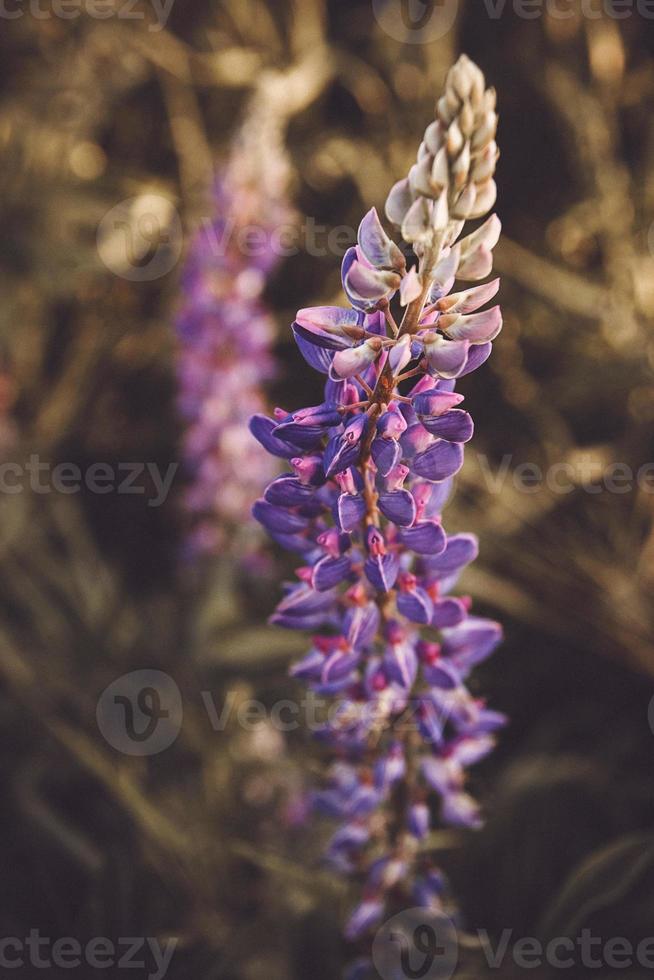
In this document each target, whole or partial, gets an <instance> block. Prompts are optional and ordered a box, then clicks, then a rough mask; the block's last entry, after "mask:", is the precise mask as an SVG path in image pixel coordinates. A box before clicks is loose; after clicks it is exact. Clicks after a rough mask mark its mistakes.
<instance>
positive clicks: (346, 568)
mask: <svg viewBox="0 0 654 980" xmlns="http://www.w3.org/2000/svg"><path fill="white" fill-rule="evenodd" d="M351 567H352V562H351V560H350V558H349V557H348V556H347V555H341V557H340V558H331V557H330V556H329V555H326V556H325V558H321V559H320V561H319V562H318V563H317V564H316V565H315V566H314V569H313V575H312V577H311V584H312V585H313V587H314V589H316V590H317V591H318V592H325V591H326V590H327V589H333V588H334V586H335V585H338V584H339V583H340V582H342V581H343V579H345V578H347V576H348V575H349V574H350V568H351Z"/></svg>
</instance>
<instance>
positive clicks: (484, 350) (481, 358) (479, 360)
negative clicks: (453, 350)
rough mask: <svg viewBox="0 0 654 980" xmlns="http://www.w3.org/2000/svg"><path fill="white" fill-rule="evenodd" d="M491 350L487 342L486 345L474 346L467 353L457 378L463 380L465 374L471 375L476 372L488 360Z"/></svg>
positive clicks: (491, 347) (491, 346)
mask: <svg viewBox="0 0 654 980" xmlns="http://www.w3.org/2000/svg"><path fill="white" fill-rule="evenodd" d="M492 350H493V345H492V344H491V343H490V342H489V343H487V344H474V345H473V346H472V347H471V348H470V351H469V353H468V359H467V361H466V363H465V367H464V368H463V370H462V371H461V372H460V373H459V377H460V378H463V377H464V376H465V375H466V374H471V373H472V372H473V371H476V370H477V368H478V367H481V365H482V364H483V363H484V362H485V361H487V360H488V358H489V357H490V355H491V351H492Z"/></svg>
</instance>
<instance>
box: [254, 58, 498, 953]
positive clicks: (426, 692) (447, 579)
mask: <svg viewBox="0 0 654 980" xmlns="http://www.w3.org/2000/svg"><path fill="white" fill-rule="evenodd" d="M496 128H497V115H496V112H495V93H494V91H493V90H492V89H486V87H485V81H484V76H483V74H482V72H481V71H480V69H479V68H477V66H476V65H474V64H473V62H471V61H470V60H469V59H468V58H467V57H465V56H462V57H461V58H460V59H459V61H458V62H457V63H456V65H455V66H454V67H453V68H452V69H451V70H450V72H449V74H448V76H447V80H446V85H445V93H444V95H443V97H442V98H441V99H440V100H439V102H438V105H437V117H436V120H435V121H434V122H433V123H431V125H429V127H428V128H427V130H426V132H425V135H424V140H423V142H422V144H421V146H420V150H419V152H418V159H417V162H416V164H415V166H413V167H412V169H411V171H410V173H409V176H408V178H407V179H405V180H402V181H400V182H399V183H398V184H396V185H395V187H394V188H393V189H392V191H391V193H390V195H389V197H388V200H387V204H386V213H387V217H388V218H389V220H390V221H391V222H392V223H393V224H395V225H396V226H398V227H400V228H401V232H402V237H403V238H404V240H405V242H407V243H409V244H410V245H411V246H412V248H413V252H414V253H415V256H416V257H417V259H418V263H417V265H412V266H411V267H410V268H408V267H407V262H406V259H405V255H404V254H403V252H402V251H401V250H400V248H399V247H398V246H397V245H396V244H395V243H394V242H393V241H392V240H391V239H390V238H389V237H388V236H387V234H386V232H385V231H384V229H383V227H382V225H381V222H380V220H379V218H378V216H377V213H376V211H375V210H374V209H372V210H371V211H369V212H368V214H367V215H366V216H365V218H364V219H363V221H362V222H361V225H360V227H359V233H358V245H357V246H356V247H355V248H352V249H350V250H349V251H348V252H347V254H346V256H345V258H344V262H343V269H342V273H343V288H344V290H345V293H346V295H347V298H348V300H349V302H350V306H349V307H348V308H338V307H317V308H312V309H303V310H300V312H299V313H298V314H297V318H296V321H295V323H294V324H293V333H294V336H295V340H296V342H297V344H298V347H299V349H300V351H301V352H302V354H303V355H304V357H305V359H306V360H307V362H308V363H309V364H310V365H311V366H312V367H313V368H316V369H317V370H319V371H322V372H323V373H325V374H327V376H328V380H327V382H326V385H325V397H324V402H323V403H322V404H320V405H316V406H312V407H310V408H306V409H302V410H300V411H295V412H293V413H291V414H289V413H287V412H285V411H284V410H282V409H277V410H276V412H275V417H274V418H272V419H271V418H267V417H266V416H264V415H261V414H257V415H255V416H254V418H253V419H252V423H251V427H252V431H253V433H254V434H255V436H256V437H257V438H258V439H259V441H260V442H261V443H262V444H263V445H264V446H265V447H266V448H267V449H268V451H269V452H270V453H272V454H273V455H274V456H277V457H281V458H283V459H287V460H290V465H291V467H292V472H290V473H287V474H285V475H283V476H280V477H278V478H277V479H275V480H273V482H272V483H270V485H269V486H268V488H267V489H266V491H265V494H264V497H263V499H261V500H258V501H257V503H256V504H255V506H254V510H253V512H254V515H255V517H256V518H257V520H258V521H259V522H260V523H261V524H263V525H264V527H266V528H267V530H268V531H269V533H270V534H271V536H272V537H273V538H274V540H275V541H277V542H278V543H279V544H281V545H283V546H284V547H286V548H287V549H289V550H290V551H292V552H295V553H297V554H298V555H300V557H301V560H302V562H303V565H302V567H300V568H299V569H298V570H297V576H298V579H299V582H297V583H296V584H289V585H288V586H287V589H286V594H285V597H284V598H283V600H282V601H281V603H280V604H279V606H278V608H277V611H276V613H275V614H274V616H273V622H275V623H277V624H279V625H281V626H285V627H288V628H291V629H310V630H316V631H317V635H315V637H314V640H313V645H312V648H311V650H310V652H309V653H308V654H307V656H306V657H305V658H304V659H302V660H301V661H300V662H299V663H296V664H295V666H294V667H293V669H292V673H293V674H294V676H296V677H298V678H301V679H303V680H306V681H307V682H308V683H309V685H310V686H311V688H312V689H313V690H314V692H316V694H317V695H319V696H324V697H332V696H333V697H335V698H337V699H338V701H337V704H338V709H337V711H336V712H332V713H331V716H330V719H329V722H328V723H326V724H325V726H324V728H323V729H322V730H321V732H320V735H321V737H322V738H323V739H324V741H325V742H327V743H328V745H329V746H330V747H331V748H332V749H334V750H335V751H336V753H337V756H338V760H339V761H337V762H336V763H335V765H334V768H333V770H332V771H331V773H330V775H329V781H328V785H327V787H326V789H325V790H324V791H323V792H319V793H317V794H316V799H315V802H316V805H317V808H318V809H319V810H320V811H322V812H324V813H326V814H328V815H329V816H331V817H336V818H338V819H339V820H340V821H341V826H340V827H339V829H338V830H337V831H336V833H335V834H334V836H333V837H332V839H331V842H330V844H329V847H328V858H329V860H330V861H331V863H332V864H333V865H334V867H335V868H337V869H338V870H339V871H342V872H344V873H346V874H348V875H353V876H354V877H355V879H356V880H357V881H358V882H360V883H361V886H362V900H361V901H360V903H359V904H358V906H357V907H356V909H355V911H354V913H353V914H352V915H351V918H350V920H349V922H348V925H347V928H346V934H347V936H348V938H349V939H351V940H357V939H358V938H359V937H363V936H365V934H366V933H367V932H368V931H369V930H370V929H371V928H372V927H374V926H376V925H377V924H378V923H379V922H380V920H381V918H382V917H383V916H384V915H385V914H390V913H392V912H393V911H397V910H399V909H402V908H405V907H410V906H412V905H421V906H425V907H427V908H430V909H438V908H440V907H441V904H442V902H443V901H444V898H445V900H446V896H445V886H444V882H443V878H442V876H441V875H440V873H439V871H438V869H437V868H436V867H435V866H434V865H433V863H432V861H431V859H430V858H429V857H428V856H427V854H426V853H421V843H422V842H423V841H424V840H425V839H426V838H427V836H428V834H429V832H430V828H432V827H433V826H434V825H435V823H436V822H437V821H438V820H440V821H442V822H443V823H445V824H449V825H456V826H466V827H477V826H478V825H479V823H480V814H479V808H478V806H477V804H476V802H475V801H474V799H473V798H472V797H471V796H470V795H469V793H468V792H467V791H466V773H465V769H466V767H467V766H469V765H471V764H473V763H475V762H476V761H478V760H479V759H481V758H483V757H484V756H485V755H486V754H487V753H488V752H489V751H490V750H491V749H492V747H493V744H494V738H493V733H494V732H495V731H496V730H497V729H498V728H499V727H501V725H502V724H503V723H504V718H503V716H502V715H501V714H499V713H497V712H494V711H492V710H490V709H488V708H487V707H486V705H485V703H484V701H483V700H479V699H476V698H475V697H473V696H472V695H471V693H470V692H469V690H468V688H467V687H466V680H467V677H468V675H469V673H470V672H471V670H472V668H473V667H474V666H475V665H476V664H477V663H479V662H480V661H482V660H484V659H485V658H486V657H488V656H489V654H490V653H491V652H492V651H493V649H494V648H495V646H496V645H497V643H498V642H499V640H500V636H501V630H500V627H499V625H498V624H497V623H495V622H492V621H490V620H486V619H480V618H477V617H474V616H471V615H470V614H469V609H470V600H469V598H468V597H465V596H454V595H451V590H452V589H453V588H454V586H455V584H456V581H457V578H458V576H459V573H460V572H461V570H462V569H463V567H464V566H465V565H467V564H468V563H469V562H470V561H472V560H473V559H474V558H475V556H476V553H477V543H476V539H475V538H474V536H473V535H471V534H454V535H448V534H447V533H446V532H445V530H444V529H443V526H442V524H441V516H440V515H441V511H442V509H443V507H444V505H445V503H446V501H447V498H448V495H449V493H450V491H451V486H452V479H453V477H454V475H455V474H456V473H457V472H458V470H459V469H460V468H461V466H462V463H463V445H464V443H466V442H468V440H469V439H470V438H471V437H472V434H473V422H472V419H471V417H470V415H469V414H468V413H467V412H466V411H464V410H463V409H461V408H460V407H459V406H460V404H461V402H462V401H463V400H464V399H463V395H461V394H459V393H457V392H456V391H455V390H454V389H455V384H456V381H457V379H458V378H461V377H463V376H464V375H467V374H469V373H471V372H472V371H474V370H475V369H476V368H477V367H479V366H480V365H481V364H483V363H484V361H485V360H486V359H487V358H488V356H489V355H490V353H491V348H492V341H493V340H494V339H495V338H496V337H497V335H498V334H499V332H500V330H501V326H502V319H501V314H500V309H499V307H498V306H493V307H491V308H490V309H487V310H484V311H482V312H479V310H480V307H482V306H483V305H484V304H486V303H487V302H488V301H489V300H491V299H492V298H493V297H494V296H495V294H496V293H497V290H498V286H499V280H497V279H495V280H493V281H492V282H488V283H485V284H483V285H480V286H473V287H471V288H469V287H464V288H463V289H462V290H461V291H458V292H454V293H453V292H452V291H451V290H452V287H453V284H454V282H455V280H457V279H458V280H462V281H464V282H471V281H478V280H481V279H484V278H486V277H487V276H488V275H489V273H490V272H491V268H492V249H493V247H494V246H495V244H496V243H497V240H498V237H499V231H500V222H499V219H498V218H497V216H496V215H492V216H491V217H490V218H488V219H487V220H486V221H485V222H484V223H483V224H482V225H481V226H480V227H478V228H477V229H476V230H475V231H473V232H472V233H471V234H468V235H467V237H464V238H460V236H461V233H462V231H463V228H464V224H465V222H466V221H467V220H468V219H475V218H481V217H482V216H484V215H485V214H486V213H487V212H488V211H489V209H490V208H491V207H492V206H493V204H494V202H495V196H496V188H495V183H494V180H493V174H494V171H495V164H496V160H497V156H498V150H497V146H496V143H495V133H496ZM396 296H397V299H398V301H399V302H398V307H397V309H399V310H403V311H404V312H403V316H402V318H401V320H400V322H399V325H398V323H397V320H396V317H395V315H394V312H397V310H395V311H393V310H392V308H391V304H392V301H393V299H394V298H395V297H396ZM398 319H399V317H398ZM437 801H438V804H437Z"/></svg>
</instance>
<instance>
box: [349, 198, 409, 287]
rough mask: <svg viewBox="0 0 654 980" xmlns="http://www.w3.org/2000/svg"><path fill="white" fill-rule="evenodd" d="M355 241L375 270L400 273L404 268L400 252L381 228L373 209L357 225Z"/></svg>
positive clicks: (404, 264)
mask: <svg viewBox="0 0 654 980" xmlns="http://www.w3.org/2000/svg"><path fill="white" fill-rule="evenodd" d="M357 240H358V242H359V248H360V249H361V251H362V252H363V254H364V256H365V257H366V259H367V260H368V262H370V264H371V265H373V266H375V268H377V269H394V270H395V271H396V272H402V271H403V270H404V268H405V267H406V261H405V258H404V256H403V255H402V252H401V251H400V249H399V248H398V247H397V245H396V244H395V242H394V241H392V239H390V238H389V237H388V235H387V234H386V232H385V231H384V229H383V228H382V224H381V221H380V220H379V216H378V215H377V211H376V209H375V208H371V209H370V211H368V213H367V215H366V216H365V217H364V218H363V220H362V222H361V224H360V225H359V231H358V235H357Z"/></svg>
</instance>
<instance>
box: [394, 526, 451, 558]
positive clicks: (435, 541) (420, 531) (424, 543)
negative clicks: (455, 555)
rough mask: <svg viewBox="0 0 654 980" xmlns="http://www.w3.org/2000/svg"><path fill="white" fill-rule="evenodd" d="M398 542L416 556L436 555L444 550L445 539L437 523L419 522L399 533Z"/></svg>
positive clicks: (443, 532)
mask: <svg viewBox="0 0 654 980" xmlns="http://www.w3.org/2000/svg"><path fill="white" fill-rule="evenodd" d="M400 540H401V542H402V544H404V545H406V547H407V548H409V549H410V550H411V551H415V552H416V554H418V555H438V554H440V553H441V552H442V551H444V550H445V545H446V543H447V538H446V536H445V531H444V530H443V528H442V527H441V525H440V524H439V523H438V522H437V521H420V523H418V524H415V525H414V526H413V527H409V528H405V529H404V530H402V531H401V532H400Z"/></svg>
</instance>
